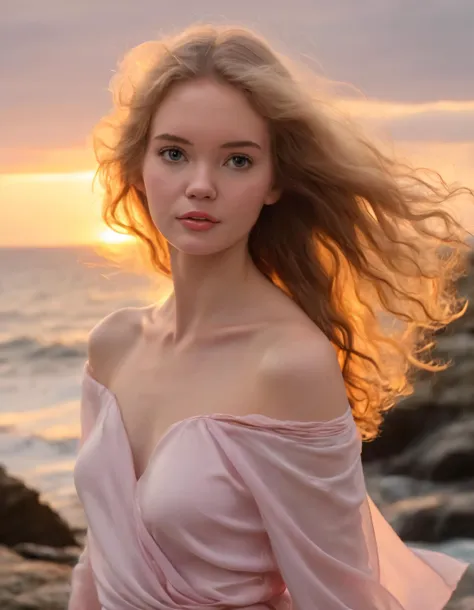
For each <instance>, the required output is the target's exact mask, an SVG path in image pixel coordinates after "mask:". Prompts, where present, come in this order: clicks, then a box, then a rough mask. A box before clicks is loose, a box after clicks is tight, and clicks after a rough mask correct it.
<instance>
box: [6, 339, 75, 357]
mask: <svg viewBox="0 0 474 610" xmlns="http://www.w3.org/2000/svg"><path fill="white" fill-rule="evenodd" d="M0 352H3V354H4V355H5V354H8V355H16V356H17V357H20V358H21V359H22V360H26V361H37V360H45V359H46V360H63V359H65V358H67V359H73V358H84V357H85V356H86V354H87V342H86V341H75V342H72V343H63V342H61V341H52V342H49V343H45V342H42V341H40V340H39V339H37V338H35V337H28V336H23V337H15V338H12V339H7V340H6V341H0Z"/></svg>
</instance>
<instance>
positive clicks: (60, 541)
mask: <svg viewBox="0 0 474 610" xmlns="http://www.w3.org/2000/svg"><path fill="white" fill-rule="evenodd" d="M22 542H33V543H35V544H40V545H46V546H52V547H66V546H76V545H77V541H76V539H75V537H74V535H73V533H72V532H71V529H70V528H69V526H68V524H67V523H66V522H65V521H64V520H63V519H61V517H60V516H59V515H58V514H57V513H56V512H55V511H54V510H53V509H52V508H51V507H49V506H48V505H47V504H44V503H42V502H40V500H39V494H38V492H37V491H35V490H33V489H29V488H28V487H26V485H24V483H22V481H20V480H19V479H17V478H15V477H11V476H9V475H8V474H7V472H6V471H5V469H4V468H3V467H2V466H0V544H3V545H6V546H14V545H15V544H19V543H22ZM0 607H1V606H0Z"/></svg>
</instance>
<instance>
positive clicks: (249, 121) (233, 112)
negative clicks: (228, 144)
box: [152, 79, 269, 147]
mask: <svg viewBox="0 0 474 610" xmlns="http://www.w3.org/2000/svg"><path fill="white" fill-rule="evenodd" d="M164 131H166V132H168V133H173V134H174V135H179V136H182V137H184V138H187V139H189V140H191V141H192V142H195V141H198V140H206V141H208V142H209V141H216V144H217V143H222V140H243V139H252V140H254V141H256V142H258V143H259V144H261V145H262V147H263V146H265V145H268V140H269V134H268V127H267V123H266V121H265V119H264V118H263V117H261V116H260V115H259V114H258V113H257V112H256V111H255V110H254V109H253V108H252V106H251V105H250V104H249V102H248V101H247V99H246V97H245V95H244V94H243V93H242V92H241V91H239V90H238V89H236V88H235V87H232V86H231V85H227V84H222V83H218V82H216V81H213V80H207V79H206V80H204V79H203V80H194V81H190V82H188V83H180V84H178V85H174V86H173V87H172V88H171V90H170V91H169V92H168V94H167V95H166V96H165V98H164V100H163V101H162V102H161V104H160V106H159V107H158V109H157V111H156V112H155V115H154V118H153V123H152V136H153V135H156V134H157V133H160V132H164Z"/></svg>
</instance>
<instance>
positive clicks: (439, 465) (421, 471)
mask: <svg viewBox="0 0 474 610" xmlns="http://www.w3.org/2000/svg"><path fill="white" fill-rule="evenodd" d="M386 473H387V474H405V475H410V477H413V478H418V479H427V480H430V481H457V480H463V479H464V480H465V479H470V478H474V415H471V416H470V417H463V418H460V419H459V420H458V421H455V422H453V423H451V424H449V425H447V426H446V427H444V428H439V429H438V430H436V431H434V432H432V433H431V434H428V435H427V436H426V437H425V438H424V439H422V440H420V441H418V442H417V443H413V444H412V445H411V446H410V447H409V448H408V449H407V450H406V451H405V452H404V453H402V454H401V455H400V456H398V457H396V458H394V459H393V460H392V461H391V462H390V464H389V465H388V466H387V468H386Z"/></svg>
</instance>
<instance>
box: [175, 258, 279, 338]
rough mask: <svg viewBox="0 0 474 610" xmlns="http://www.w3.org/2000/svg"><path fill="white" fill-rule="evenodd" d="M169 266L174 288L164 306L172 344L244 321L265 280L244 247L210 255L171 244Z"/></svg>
mask: <svg viewBox="0 0 474 610" xmlns="http://www.w3.org/2000/svg"><path fill="white" fill-rule="evenodd" d="M171 270H172V275H173V288H174V289H173V293H172V295H171V297H170V298H169V299H168V301H167V307H166V310H167V312H168V315H169V318H168V319H170V320H171V329H172V331H171V336H170V340H171V341H172V343H174V344H178V343H187V342H188V341H189V342H193V341H194V340H196V339H197V338H199V337H203V336H206V335H207V334H208V333H210V332H212V331H215V330H217V329H224V328H226V327H229V326H235V325H239V324H241V323H242V324H244V323H245V320H246V319H248V317H249V316H247V315H246V314H247V313H249V314H250V313H251V309H252V304H253V303H254V300H255V291H256V290H258V289H259V288H260V289H261V287H262V285H264V284H265V283H266V282H267V280H266V278H264V276H263V275H262V274H261V273H260V272H259V271H258V270H257V269H256V267H255V265H254V264H253V262H252V260H251V258H250V255H249V253H248V251H247V248H246V247H245V248H243V247H240V248H237V247H236V248H230V249H228V250H226V251H224V252H219V253H218V254H216V255H209V256H196V255H189V254H184V253H183V252H179V251H177V250H175V249H174V248H173V249H172V251H171ZM252 295H253V298H252ZM167 317H168V316H167Z"/></svg>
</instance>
